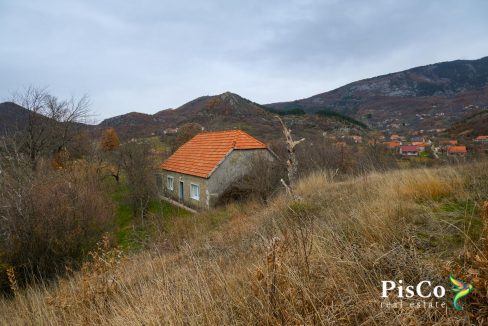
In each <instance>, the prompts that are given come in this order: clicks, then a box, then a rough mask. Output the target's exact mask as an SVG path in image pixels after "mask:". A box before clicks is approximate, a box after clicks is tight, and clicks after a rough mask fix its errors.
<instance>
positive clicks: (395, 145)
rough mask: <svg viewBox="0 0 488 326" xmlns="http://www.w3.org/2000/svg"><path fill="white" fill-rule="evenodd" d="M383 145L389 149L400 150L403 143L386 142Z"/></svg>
mask: <svg viewBox="0 0 488 326" xmlns="http://www.w3.org/2000/svg"><path fill="white" fill-rule="evenodd" d="M383 144H385V145H386V147H388V148H389V149H397V148H400V145H401V143H400V142H399V141H387V142H384V143H383Z"/></svg>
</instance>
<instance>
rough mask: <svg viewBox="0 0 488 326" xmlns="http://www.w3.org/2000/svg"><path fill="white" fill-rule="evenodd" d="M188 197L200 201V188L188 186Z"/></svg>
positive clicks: (192, 185)
mask: <svg viewBox="0 0 488 326" xmlns="http://www.w3.org/2000/svg"><path fill="white" fill-rule="evenodd" d="M190 197H191V198H192V199H195V200H200V186H199V185H196V184H194V183H192V184H191V185H190Z"/></svg>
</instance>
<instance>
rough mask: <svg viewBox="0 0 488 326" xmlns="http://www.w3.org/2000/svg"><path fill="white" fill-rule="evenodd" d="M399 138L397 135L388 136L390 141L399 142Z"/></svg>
mask: <svg viewBox="0 0 488 326" xmlns="http://www.w3.org/2000/svg"><path fill="white" fill-rule="evenodd" d="M401 138H402V136H400V135H397V134H393V135H391V136H390V140H400V139H401Z"/></svg>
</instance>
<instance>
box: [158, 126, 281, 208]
mask: <svg viewBox="0 0 488 326" xmlns="http://www.w3.org/2000/svg"><path fill="white" fill-rule="evenodd" d="M256 157H264V158H265V159H267V160H270V161H271V160H274V158H275V156H274V154H273V153H272V152H271V151H270V150H269V148H268V146H267V145H266V144H264V143H263V142H261V141H259V140H257V139H256V138H254V137H252V136H251V135H249V134H247V133H245V132H244V131H241V130H232V131H217V132H203V133H200V134H198V135H196V136H195V137H193V138H192V139H191V140H189V141H188V142H186V143H185V144H183V145H182V146H181V147H180V148H178V150H177V151H176V152H175V153H174V154H173V155H171V156H170V157H169V158H168V159H167V160H166V161H164V162H163V163H162V164H161V171H162V173H161V174H160V175H159V177H160V181H159V182H158V184H159V186H160V188H166V189H165V190H164V192H165V194H166V195H168V196H170V197H173V198H176V199H178V200H180V201H181V202H184V203H186V204H188V205H189V206H197V207H210V206H213V204H214V203H215V201H216V200H217V199H218V198H219V197H220V195H221V194H222V193H223V192H224V191H225V190H226V189H227V188H228V187H229V186H230V185H231V184H232V183H233V182H235V181H236V180H237V179H238V178H239V177H241V176H243V175H244V174H246V173H247V172H248V171H249V169H250V168H251V161H252V160H253V159H254V158H256ZM163 183H165V187H164V186H163Z"/></svg>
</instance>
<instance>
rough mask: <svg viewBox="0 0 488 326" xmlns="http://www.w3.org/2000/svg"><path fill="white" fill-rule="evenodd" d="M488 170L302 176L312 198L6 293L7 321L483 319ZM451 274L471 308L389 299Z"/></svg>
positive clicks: (240, 209) (217, 216)
mask: <svg viewBox="0 0 488 326" xmlns="http://www.w3.org/2000/svg"><path fill="white" fill-rule="evenodd" d="M487 171H488V166H487V165H486V163H485V164H477V165H465V166H459V167H458V168H453V167H447V168H442V169H432V170H426V169H420V170H405V171H393V172H389V173H387V174H378V173H374V174H370V175H367V176H361V177H358V178H355V179H350V180H344V181H334V180H333V179H331V177H330V176H329V175H327V174H320V173H319V174H315V175H312V176H310V177H309V178H307V179H305V180H302V182H300V184H299V186H298V188H297V193H298V194H299V195H300V197H301V198H302V199H301V200H298V201H292V200H289V198H288V197H285V196H279V197H278V198H275V200H273V201H272V202H271V203H270V204H269V206H266V207H264V206H262V205H260V204H253V203H249V204H246V205H240V206H237V205H232V206H228V207H227V208H226V209H221V210H217V211H210V212H207V213H203V214H200V215H196V216H193V217H189V218H187V219H184V218H181V219H175V220H171V221H165V223H164V225H166V228H165V229H164V232H160V233H159V234H160V237H161V238H159V239H154V244H153V246H152V248H151V249H148V250H147V251H144V252H141V253H139V254H135V255H132V256H128V257H126V258H120V255H119V253H118V252H117V251H106V250H104V251H103V250H102V251H101V252H98V253H97V254H96V255H94V257H95V260H94V261H93V262H92V263H90V264H87V265H85V267H84V268H83V270H82V272H77V273H75V274H74V275H73V276H72V277H70V278H68V279H62V280H60V281H59V285H57V286H52V287H51V286H48V285H46V286H41V287H40V288H31V289H27V290H25V291H18V292H17V294H16V296H15V297H14V298H13V299H0V324H9V325H13V324H36V325H38V324H50V325H67V324H85V323H87V322H89V323H96V324H105V325H134V324H145V325H152V324H185V325H215V324H219V325H222V324H225V325H274V324H301V325H303V324H341V325H359V324H367V325H387V324H392V323H393V324H396V325H412V324H416V325H423V324H443V325H444V324H456V325H459V324H470V323H478V322H479V323H482V322H483V321H486V318H487V316H486V315H485V313H484V312H485V311H486V309H487V308H488V303H487V302H486V297H485V296H484V293H485V292H484V291H486V284H487V283H486V282H487V279H486V276H485V275H487V274H486V273H487V272H488V264H486V265H482V264H483V263H482V262H483V260H481V258H479V259H476V260H475V259H471V258H470V257H475V255H476V257H486V255H487V254H488V252H487V250H488V249H487V247H486V245H484V244H483V242H482V230H483V228H482V226H483V224H482V220H480V216H482V217H483V218H488V216H487V215H488V212H484V213H483V211H482V209H483V208H482V207H481V205H482V203H483V201H486V200H488V198H487V194H488V184H487V183H486V180H488V174H487V173H488V172H487ZM485 205H488V204H485ZM487 208H488V206H485V208H484V209H487ZM153 222H154V221H153ZM485 222H486V220H485ZM155 225H157V224H155ZM485 230H486V225H485ZM477 248H478V249H477ZM468 271H469V273H468ZM473 271H477V272H476V273H477V274H476V278H475V277H474V275H473V274H472V273H474V272H473ZM450 273H455V274H456V275H458V276H459V277H460V278H461V279H463V280H465V281H470V282H473V285H474V287H475V288H476V289H477V291H475V292H473V293H472V294H470V296H469V299H466V300H465V299H463V300H464V301H463V311H460V312H456V311H454V310H453V308H452V306H451V304H452V300H451V297H450V295H448V296H446V297H444V298H440V299H438V301H441V302H444V303H445V304H446V306H447V308H439V309H437V308H428V309H425V308H415V307H410V306H409V305H408V304H409V303H417V302H418V298H415V299H411V300H410V299H404V300H405V303H406V304H405V305H404V308H403V309H392V308H381V306H380V304H381V302H382V301H381V281H382V280H399V279H401V280H404V281H405V283H408V284H417V283H418V282H420V281H423V280H430V281H432V282H433V283H434V284H441V285H443V286H444V287H445V288H446V289H448V288H450V284H449V278H448V276H449V274H450ZM483 284H485V285H483ZM390 299H391V300H393V301H395V300H396V298H395V297H394V295H392V296H391V298H390ZM420 301H422V300H420ZM429 301H430V300H429ZM476 318H478V319H476Z"/></svg>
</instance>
